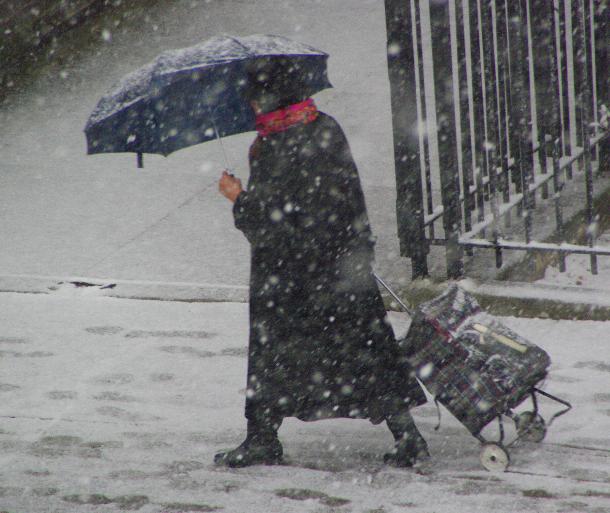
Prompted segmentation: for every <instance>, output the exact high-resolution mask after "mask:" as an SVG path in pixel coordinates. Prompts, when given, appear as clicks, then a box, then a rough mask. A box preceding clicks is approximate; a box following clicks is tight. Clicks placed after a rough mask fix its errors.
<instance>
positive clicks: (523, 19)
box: [511, 0, 534, 243]
mask: <svg viewBox="0 0 610 513" xmlns="http://www.w3.org/2000/svg"><path fill="white" fill-rule="evenodd" d="M511 3H512V2H511ZM515 4H516V5H517V6H518V11H519V14H518V22H517V23H516V24H515V28H516V30H517V38H518V42H517V44H516V45H515V46H516V48H517V64H518V65H517V70H518V71H517V77H518V83H519V89H520V90H519V91H518V92H517V93H516V95H517V98H518V100H519V106H518V110H519V116H520V119H519V126H520V134H519V147H520V152H519V157H520V161H521V165H522V176H523V184H522V191H523V224H524V229H525V241H526V242H528V243H529V242H530V241H531V240H532V222H533V221H532V215H533V211H534V194H533V192H532V191H531V189H530V185H531V184H532V182H533V175H532V172H533V154H532V142H531V137H529V136H531V133H532V132H531V118H530V116H531V104H530V101H529V91H530V89H529V79H530V77H529V62H528V61H529V35H528V30H527V23H528V18H529V13H528V9H527V5H528V4H527V1H526V0H516V2H515ZM526 55H527V56H528V57H526ZM519 64H520V65H519ZM524 135H525V137H524Z"/></svg>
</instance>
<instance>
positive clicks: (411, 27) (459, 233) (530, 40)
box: [386, 0, 610, 278]
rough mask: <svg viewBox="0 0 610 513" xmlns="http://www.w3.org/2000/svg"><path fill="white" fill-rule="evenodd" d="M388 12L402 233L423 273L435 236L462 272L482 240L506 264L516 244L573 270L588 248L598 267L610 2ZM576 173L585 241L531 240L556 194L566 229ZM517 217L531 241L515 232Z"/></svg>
mask: <svg viewBox="0 0 610 513" xmlns="http://www.w3.org/2000/svg"><path fill="white" fill-rule="evenodd" d="M386 17H387V29H388V66H389V73H390V84H391V94H392V112H393V126H394V142H395V145H394V148H395V163H396V165H395V167H396V179H397V186H398V189H397V215H398V226H399V238H400V242H401V250H402V253H403V255H404V256H408V257H410V258H411V260H412V264H413V275H414V277H417V276H422V275H425V274H427V272H428V268H427V255H428V253H429V248H430V245H443V246H444V247H445V253H446V261H447V274H448V276H449V277H450V278H456V277H460V276H461V275H462V274H463V268H464V267H463V262H464V258H466V257H467V256H468V255H470V254H472V251H473V249H474V248H484V249H491V250H494V251H495V254H496V265H497V266H498V267H500V266H501V265H502V263H503V258H502V251H503V250H508V249H509V250H523V251H544V252H549V251H551V252H555V253H557V254H558V255H559V262H560V269H561V270H565V257H566V255H568V254H570V253H581V254H587V255H589V256H590V259H591V272H592V273H597V256H599V255H604V256H607V255H610V248H604V247H600V246H599V245H598V244H596V231H595V229H593V227H594V226H595V221H596V220H595V214H594V202H593V200H594V194H593V189H594V185H595V183H596V181H597V177H598V175H599V174H600V173H601V171H602V170H603V168H604V166H605V167H606V168H607V167H608V158H609V155H608V147H609V146H610V137H609V134H608V127H607V125H606V126H602V123H601V120H600V119H599V116H600V112H601V111H602V109H603V108H604V107H603V106H604V105H605V106H610V101H609V92H610V91H609V89H610V87H609V80H610V79H609V72H608V48H609V46H610V41H609V38H610V35H609V34H610V32H609V29H610V27H609V24H610V21H609V20H610V9H609V8H608V0H446V1H439V0H433V1H432V0H386ZM432 92H433V94H432ZM606 171H610V169H606ZM577 176H580V177H581V179H582V180H581V181H582V182H583V184H584V185H583V189H584V190H583V192H582V204H583V206H584V212H585V223H586V225H587V228H588V229H587V230H586V233H587V236H586V237H587V240H586V245H577V244H569V243H567V242H563V243H562V242H559V243H557V244H552V243H547V242H537V241H535V240H533V232H534V227H535V223H536V222H537V221H538V220H537V218H536V212H537V207H538V206H539V203H540V202H547V201H552V202H553V205H554V209H553V210H554V217H555V219H554V229H555V230H554V231H555V236H556V239H557V240H560V241H561V240H565V239H564V230H565V226H564V222H565V220H564V200H563V198H562V192H563V190H564V186H565V185H566V184H567V183H568V182H570V181H572V180H573V179H574V178H575V177H577ZM608 209H609V211H610V206H608ZM515 214H516V215H515ZM515 219H519V223H522V227H521V228H522V229H521V231H522V233H523V240H522V241H516V240H511V239H510V238H509V237H505V236H504V232H505V231H507V228H508V227H509V226H510V224H511V223H513V222H516V221H515ZM543 222H546V220H544V221H543ZM509 231H510V230H509ZM439 232H442V235H441V236H439Z"/></svg>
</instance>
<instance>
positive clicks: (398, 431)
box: [384, 407, 430, 467]
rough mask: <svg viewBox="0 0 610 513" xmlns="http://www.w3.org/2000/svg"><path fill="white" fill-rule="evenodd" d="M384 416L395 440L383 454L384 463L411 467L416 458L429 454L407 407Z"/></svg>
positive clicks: (423, 457)
mask: <svg viewBox="0 0 610 513" xmlns="http://www.w3.org/2000/svg"><path fill="white" fill-rule="evenodd" d="M385 418H386V423H387V425H388V428H389V429H390V431H391V432H392V435H393V436H394V441H395V443H394V450H393V451H392V452H390V453H387V454H386V455H385V456H384V461H385V462H386V463H388V464H390V465H395V466H397V467H412V466H413V465H414V464H415V463H416V462H417V461H418V460H422V459H425V458H427V457H429V456H430V454H429V452H428V444H427V443H426V441H425V440H424V437H423V436H422V435H421V433H420V432H419V430H418V429H417V426H416V425H415V421H414V420H413V417H412V416H411V413H410V412H409V410H408V409H407V408H405V407H403V410H402V411H396V413H392V414H386V417H385Z"/></svg>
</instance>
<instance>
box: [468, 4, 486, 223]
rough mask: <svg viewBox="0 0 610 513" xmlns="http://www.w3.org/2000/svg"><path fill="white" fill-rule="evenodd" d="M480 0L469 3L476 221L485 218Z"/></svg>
mask: <svg viewBox="0 0 610 513" xmlns="http://www.w3.org/2000/svg"><path fill="white" fill-rule="evenodd" d="M479 3H480V0H473V1H472V2H471V4H470V13H469V14H470V35H471V37H470V60H471V62H472V96H473V98H472V101H473V110H474V140H475V162H476V164H477V167H476V170H475V180H476V187H477V190H476V195H477V207H478V215H477V221H478V222H482V221H483V220H484V219H485V191H484V185H483V177H484V176H485V175H486V171H485V170H486V166H487V163H486V161H485V151H484V140H485V114H484V110H483V75H482V72H481V61H482V60H481V27H480V24H479V8H480V6H479Z"/></svg>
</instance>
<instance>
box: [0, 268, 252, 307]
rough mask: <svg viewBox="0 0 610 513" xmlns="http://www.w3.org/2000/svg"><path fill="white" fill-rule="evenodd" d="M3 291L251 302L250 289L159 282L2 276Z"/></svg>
mask: <svg viewBox="0 0 610 513" xmlns="http://www.w3.org/2000/svg"><path fill="white" fill-rule="evenodd" d="M0 292H15V293H24V294H52V295H58V296H61V295H63V296H66V295H75V294H80V295H86V296H99V297H114V298H122V299H147V300H156V301H185V302H231V303H245V302H247V301H248V287H244V286H237V285H222V284H215V283H185V282H155V281H134V280H113V279H105V278H88V277H74V276H73V277H65V276H64V277H56V276H36V275H23V274H22V275H0Z"/></svg>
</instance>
